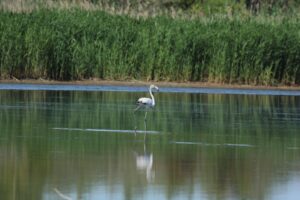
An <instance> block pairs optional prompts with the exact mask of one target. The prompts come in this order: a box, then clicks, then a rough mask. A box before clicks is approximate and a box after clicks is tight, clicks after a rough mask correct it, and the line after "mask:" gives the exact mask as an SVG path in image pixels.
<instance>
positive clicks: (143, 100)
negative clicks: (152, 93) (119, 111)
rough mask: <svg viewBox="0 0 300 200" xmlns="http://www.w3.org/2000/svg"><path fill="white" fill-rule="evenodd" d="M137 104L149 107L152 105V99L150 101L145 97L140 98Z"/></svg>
mask: <svg viewBox="0 0 300 200" xmlns="http://www.w3.org/2000/svg"><path fill="white" fill-rule="evenodd" d="M137 104H139V105H145V106H147V105H148V106H150V105H152V99H150V98H146V97H142V98H139V99H138V100H137Z"/></svg>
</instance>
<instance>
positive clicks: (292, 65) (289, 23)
mask: <svg viewBox="0 0 300 200" xmlns="http://www.w3.org/2000/svg"><path fill="white" fill-rule="evenodd" d="M299 30H300V23H299V18H298V17H297V18H294V19H291V18H284V17H282V18H279V17H276V18H271V19H270V18H264V17H255V18H253V17H251V18H243V19H238V18H228V17H218V18H216V17H211V18H204V19H203V18H202V19H201V20H199V19H197V20H196V19H195V20H191V19H189V20H184V19H170V18H165V17H154V18H148V19H136V18H130V17H126V16H117V15H110V14H107V13H105V12H101V11H83V10H78V9H74V10H37V11H34V12H31V13H8V12H1V13H0V76H1V78H11V77H16V78H39V77H41V78H45V79H55V80H78V79H85V78H90V77H96V78H101V79H106V80H127V79H138V80H159V81H208V82H217V83H242V84H261V85H270V84H286V85H289V84H299V83H300V34H299Z"/></svg>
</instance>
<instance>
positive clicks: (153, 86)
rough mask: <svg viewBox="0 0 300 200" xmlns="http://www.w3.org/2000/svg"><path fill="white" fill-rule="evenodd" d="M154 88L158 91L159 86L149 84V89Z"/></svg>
mask: <svg viewBox="0 0 300 200" xmlns="http://www.w3.org/2000/svg"><path fill="white" fill-rule="evenodd" d="M152 89H155V90H156V91H157V92H159V88H158V87H157V86H156V85H150V90H152Z"/></svg>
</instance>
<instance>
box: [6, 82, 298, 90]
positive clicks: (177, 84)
mask: <svg viewBox="0 0 300 200" xmlns="http://www.w3.org/2000/svg"><path fill="white" fill-rule="evenodd" d="M0 84H36V85H120V86H148V85H150V84H156V85H158V86H161V87H194V88H224V89H260V90H300V85H295V86H286V85H282V86H263V85H241V84H221V83H209V82H167V81H138V80H127V81H117V80H102V79H87V80H78V81H56V80H45V79H21V80H19V79H3V80H0Z"/></svg>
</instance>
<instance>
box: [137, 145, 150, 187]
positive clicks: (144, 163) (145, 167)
mask: <svg viewBox="0 0 300 200" xmlns="http://www.w3.org/2000/svg"><path fill="white" fill-rule="evenodd" d="M135 159H136V168H137V169H138V170H139V171H140V172H146V179H147V182H148V183H151V182H153V181H154V178H155V172H154V170H153V169H152V168H153V154H152V153H147V151H146V145H145V143H144V152H143V153H142V154H138V153H137V152H135Z"/></svg>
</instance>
